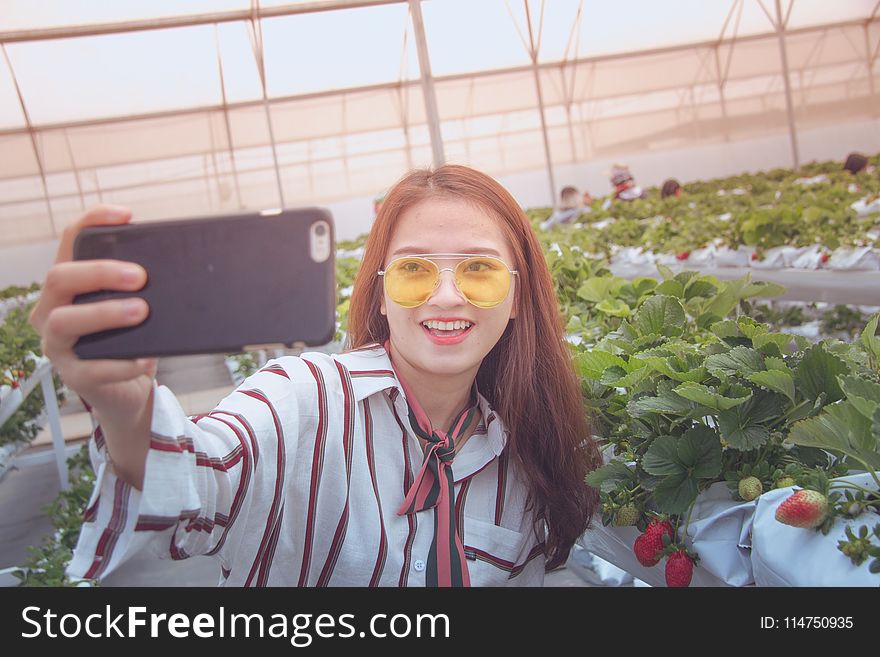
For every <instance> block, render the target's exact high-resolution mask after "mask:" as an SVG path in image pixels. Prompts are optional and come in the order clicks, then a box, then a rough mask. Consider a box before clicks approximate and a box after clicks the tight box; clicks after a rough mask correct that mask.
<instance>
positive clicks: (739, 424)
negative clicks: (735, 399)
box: [718, 393, 779, 452]
mask: <svg viewBox="0 0 880 657" xmlns="http://www.w3.org/2000/svg"><path fill="white" fill-rule="evenodd" d="M777 399H778V398H777ZM778 416H779V408H778V406H777V404H776V403H774V398H773V396H772V395H767V394H766V393H764V395H762V396H758V397H755V396H752V398H751V399H749V400H748V401H747V402H746V403H745V404H742V405H741V406H736V407H734V408H732V409H730V410H728V411H723V412H721V413H719V414H718V429H719V430H720V431H721V437H722V438H724V439H725V440H726V441H727V443H728V444H729V445H730V446H731V447H733V448H734V449H738V450H740V451H744V452H745V451H749V450H752V449H755V448H756V447H760V446H761V445H763V444H764V443H766V442H767V440H768V439H769V438H770V430H769V429H768V428H767V427H766V426H765V425H764V424H763V423H764V422H767V421H768V420H771V419H773V418H775V417H778Z"/></svg>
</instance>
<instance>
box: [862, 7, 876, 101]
mask: <svg viewBox="0 0 880 657" xmlns="http://www.w3.org/2000/svg"><path fill="white" fill-rule="evenodd" d="M864 28H865V29H864V34H865V64H866V65H867V67H868V90H869V91H870V93H871V97H870V98H869V99H868V107H870V108H871V114H873V113H874V60H873V59H872V58H871V41H870V39H869V38H868V24H867V23H865V26H864Z"/></svg>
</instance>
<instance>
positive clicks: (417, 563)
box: [413, 559, 425, 573]
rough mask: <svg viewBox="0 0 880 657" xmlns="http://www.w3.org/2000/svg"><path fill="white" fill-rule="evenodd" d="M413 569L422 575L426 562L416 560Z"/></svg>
mask: <svg viewBox="0 0 880 657" xmlns="http://www.w3.org/2000/svg"><path fill="white" fill-rule="evenodd" d="M413 568H415V569H416V572H418V573H420V572H422V571H423V570H424V569H425V562H424V561H422V560H421V559H416V561H415V563H414V564H413Z"/></svg>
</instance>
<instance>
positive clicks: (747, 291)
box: [740, 281, 785, 299]
mask: <svg viewBox="0 0 880 657" xmlns="http://www.w3.org/2000/svg"><path fill="white" fill-rule="evenodd" d="M781 294H785V287H783V286H782V285H779V284H778V283H767V282H764V281H759V282H757V283H749V284H748V285H746V286H744V287H743V288H742V292H741V295H742V296H741V297H740V298H741V299H750V298H751V297H778V296H779V295H781Z"/></svg>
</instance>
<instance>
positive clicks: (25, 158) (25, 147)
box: [0, 134, 40, 198]
mask: <svg viewBox="0 0 880 657" xmlns="http://www.w3.org/2000/svg"><path fill="white" fill-rule="evenodd" d="M0 153H2V154H3V157H0V180H2V179H4V178H13V177H16V176H25V175H28V174H37V173H39V172H40V169H39V167H38V165H37V158H36V156H35V155H34V147H33V145H32V144H31V140H30V137H29V136H28V135H26V134H8V135H0ZM0 198H3V197H2V196H0Z"/></svg>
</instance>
